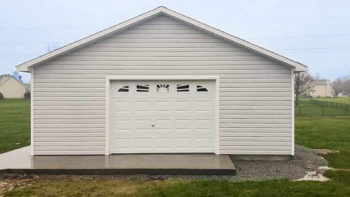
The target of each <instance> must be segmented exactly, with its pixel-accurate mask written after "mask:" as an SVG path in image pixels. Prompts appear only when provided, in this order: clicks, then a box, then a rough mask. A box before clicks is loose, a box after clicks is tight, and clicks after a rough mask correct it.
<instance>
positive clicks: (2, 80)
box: [0, 74, 25, 87]
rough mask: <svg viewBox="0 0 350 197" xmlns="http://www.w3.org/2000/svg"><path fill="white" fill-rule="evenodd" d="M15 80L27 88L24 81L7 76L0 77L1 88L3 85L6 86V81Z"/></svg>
mask: <svg viewBox="0 0 350 197" xmlns="http://www.w3.org/2000/svg"><path fill="white" fill-rule="evenodd" d="M11 78H13V79H14V80H16V81H17V82H18V83H20V84H21V85H22V86H24V87H25V85H24V84H23V82H22V81H20V80H18V79H16V78H15V77H14V76H12V75H9V74H6V75H0V86H1V85H2V84H4V83H5V82H6V81H8V80H9V79H11Z"/></svg>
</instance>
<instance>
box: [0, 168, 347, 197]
mask: <svg viewBox="0 0 350 197" xmlns="http://www.w3.org/2000/svg"><path fill="white" fill-rule="evenodd" d="M326 175H327V176H328V177H330V178H332V181H329V182H323V183H322V182H313V181H303V182H295V181H288V180H271V181H244V182H230V181H227V180H198V181H188V180H166V181H147V180H42V181H39V182H38V183H36V184H34V185H32V186H29V187H26V188H22V189H17V190H14V191H10V192H8V193H6V194H5V196H42V197H45V196H50V197H55V196H140V197H141V196H153V197H166V196H176V197H186V196H188V197H197V196H198V197H200V196H201V197H202V196H247V197H249V196H259V197H260V196H261V197H264V196H276V197H280V196H290V197H294V196H295V197H296V196H298V197H299V196H308V197H314V196H315V197H316V196H317V197H322V196H325V197H326V196H327V197H328V196H348V195H349V193H350V182H349V180H350V172H346V171H329V172H327V173H326Z"/></svg>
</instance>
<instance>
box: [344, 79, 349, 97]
mask: <svg viewBox="0 0 350 197" xmlns="http://www.w3.org/2000/svg"><path fill="white" fill-rule="evenodd" d="M344 93H345V94H348V95H349V94H350V77H348V79H347V80H345V81H344Z"/></svg>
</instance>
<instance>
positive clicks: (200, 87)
mask: <svg viewBox="0 0 350 197" xmlns="http://www.w3.org/2000/svg"><path fill="white" fill-rule="evenodd" d="M197 92H208V89H207V88H205V87H203V86H201V85H197Z"/></svg>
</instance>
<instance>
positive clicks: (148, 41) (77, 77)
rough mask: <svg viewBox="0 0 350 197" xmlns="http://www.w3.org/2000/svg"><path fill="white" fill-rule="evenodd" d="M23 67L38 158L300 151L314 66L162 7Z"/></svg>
mask: <svg viewBox="0 0 350 197" xmlns="http://www.w3.org/2000/svg"><path fill="white" fill-rule="evenodd" d="M17 70H18V71H21V72H29V73H31V76H32V79H31V84H32V85H31V92H32V94H31V95H32V99H31V102H32V103H31V107H32V110H31V145H32V146H31V154H32V155H110V154H128V153H130V154H132V153H215V154H233V155H294V94H293V90H294V72H302V71H306V70H307V68H306V66H305V65H303V64H300V63H298V62H295V61H293V60H291V59H288V58H286V57H284V56H281V55H278V54H276V53H273V52H271V51H269V50H266V49H265V48H262V47H259V46H257V45H254V44H252V43H250V42H247V41H245V40H242V39H240V38H237V37H235V36H232V35H230V34H227V33H225V32H223V31H220V30H218V29H216V28H213V27H211V26H209V25H206V24H204V23H201V22H199V21H197V20H194V19H192V18H190V17H187V16H184V15H182V14H180V13H177V12H174V11H172V10H169V9H167V8H164V7H159V8H156V9H154V10H151V11H149V12H146V13H144V14H142V15H139V16H137V17H135V18H132V19H130V20H128V21H125V22H123V23H120V24H118V25H115V26H113V27H111V28H108V29H105V30H103V31H100V32H98V33H96V34H93V35H91V36H88V37H86V38H84V39H81V40H79V41H77V42H74V43H72V44H69V45H67V46H64V47H62V48H59V49H57V50H55V51H52V52H50V53H48V54H45V55H43V56H40V57H38V58H35V59H33V60H30V61H27V62H25V63H23V64H21V65H18V66H17Z"/></svg>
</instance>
